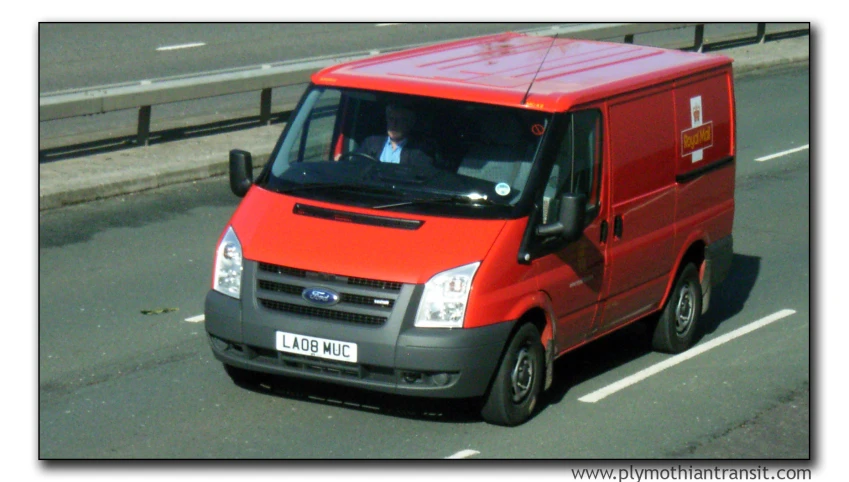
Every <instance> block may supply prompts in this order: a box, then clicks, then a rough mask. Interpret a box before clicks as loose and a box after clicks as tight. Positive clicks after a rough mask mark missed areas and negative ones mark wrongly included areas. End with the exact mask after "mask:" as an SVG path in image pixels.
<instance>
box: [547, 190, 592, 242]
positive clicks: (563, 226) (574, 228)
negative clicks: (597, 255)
mask: <svg viewBox="0 0 849 482" xmlns="http://www.w3.org/2000/svg"><path fill="white" fill-rule="evenodd" d="M586 211H587V196H586V194H573V193H566V194H563V195H562V196H561V197H560V218H559V219H558V220H557V221H556V222H553V223H549V224H543V225H542V226H537V230H536V233H537V236H560V237H561V238H563V239H565V240H566V241H567V242H572V241H575V240H577V239H579V238H580V237H581V235H582V234H583V233H584V219H585V215H586Z"/></svg>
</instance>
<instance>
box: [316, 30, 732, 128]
mask: <svg viewBox="0 0 849 482" xmlns="http://www.w3.org/2000/svg"><path fill="white" fill-rule="evenodd" d="M730 64H731V59H730V58H728V57H724V56H721V55H705V54H699V53H692V52H682V51H678V50H667V49H661V48H655V47H646V46H640V45H633V44H623V43H611V42H598V41H590V40H573V39H565V38H556V39H552V38H550V37H539V36H531V35H526V34H517V33H510V32H508V33H503V34H496V35H490V36H486V37H477V38H472V39H466V40H459V41H455V42H449V43H443V44H437V45H431V46H427V47H420V48H415V49H411V50H405V51H401V52H395V53H391V54H385V55H378V56H374V57H369V58H366V59H362V60H357V61H353V62H348V63H344V64H338V65H334V66H331V67H327V68H325V69H323V70H321V71H319V72H317V73H315V74H313V76H312V81H313V82H314V83H316V84H320V85H333V86H340V87H351V88H362V89H373V90H381V91H387V92H398V93H405V94H414V95H425V96H431V97H443V98H450V99H457V100H468V101H473V102H482V103H488V104H499V105H508V106H516V107H526V108H532V109H536V110H543V111H549V112H560V111H564V110H567V109H569V108H570V107H572V106H574V105H580V104H583V103H586V102H591V101H593V100H596V99H600V98H604V97H609V96H612V95H616V94H620V93H624V92H628V91H631V90H634V89H638V88H640V87H644V86H648V85H652V84H657V83H660V82H666V81H671V80H673V79H675V78H678V77H681V76H684V75H688V74H692V73H695V72H699V71H704V70H708V69H711V68H716V67H719V66H722V65H730ZM531 83H533V86H531ZM529 87H531V89H530V92H528V88H529ZM526 93H528V96H527V99H525V94H526ZM523 101H524V102H523Z"/></svg>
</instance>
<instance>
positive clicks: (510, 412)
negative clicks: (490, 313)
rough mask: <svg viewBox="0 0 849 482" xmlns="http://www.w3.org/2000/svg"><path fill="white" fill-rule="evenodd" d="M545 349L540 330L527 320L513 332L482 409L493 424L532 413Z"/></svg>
mask: <svg viewBox="0 0 849 482" xmlns="http://www.w3.org/2000/svg"><path fill="white" fill-rule="evenodd" d="M544 360H545V350H543V347H542V343H540V334H539V331H538V330H537V329H536V327H535V326H534V325H532V324H530V323H527V324H525V325H522V327H521V328H519V330H518V331H517V332H516V334H515V335H514V336H513V338H511V339H510V343H509V344H508V345H507V349H506V350H505V352H504V356H503V357H502V359H501V364H500V365H499V366H498V370H497V371H496V372H495V376H494V379H493V380H492V384H491V386H490V388H489V392H488V393H487V395H486V397H485V401H484V405H483V408H482V409H481V417H482V418H483V419H484V420H486V421H487V422H489V423H491V424H494V425H503V426H508V427H512V426H515V425H519V424H521V423H524V422H525V421H527V420H528V419H529V418H530V417H531V415H533V413H534V408H536V405H537V401H538V399H539V395H540V391H541V387H542V383H543V379H544V377H545V361H544Z"/></svg>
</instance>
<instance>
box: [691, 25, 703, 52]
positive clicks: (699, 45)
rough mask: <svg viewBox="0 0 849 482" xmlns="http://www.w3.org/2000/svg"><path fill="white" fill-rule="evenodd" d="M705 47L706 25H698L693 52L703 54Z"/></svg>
mask: <svg viewBox="0 0 849 482" xmlns="http://www.w3.org/2000/svg"><path fill="white" fill-rule="evenodd" d="M704 47H705V24H703V23H700V24H698V25H696V37H695V39H694V41H693V50H695V51H696V52H701V51H702V49H704Z"/></svg>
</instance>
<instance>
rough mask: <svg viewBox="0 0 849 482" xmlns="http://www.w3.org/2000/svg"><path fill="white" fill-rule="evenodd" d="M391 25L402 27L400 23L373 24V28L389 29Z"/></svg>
mask: <svg viewBox="0 0 849 482" xmlns="http://www.w3.org/2000/svg"><path fill="white" fill-rule="evenodd" d="M393 25H403V24H401V23H378V24H375V25H374V26H375V27H391V26H393Z"/></svg>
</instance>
